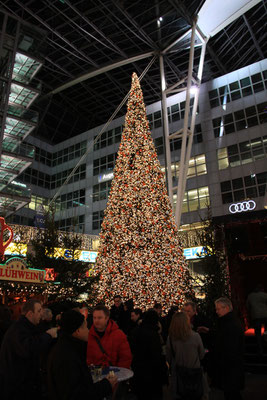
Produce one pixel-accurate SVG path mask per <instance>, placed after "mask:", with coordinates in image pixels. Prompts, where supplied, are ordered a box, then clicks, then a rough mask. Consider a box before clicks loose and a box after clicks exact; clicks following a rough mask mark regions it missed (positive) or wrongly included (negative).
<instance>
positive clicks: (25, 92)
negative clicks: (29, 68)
mask: <svg viewBox="0 0 267 400" xmlns="http://www.w3.org/2000/svg"><path fill="white" fill-rule="evenodd" d="M39 93H40V92H39V91H37V90H36V91H35V90H32V89H30V88H28V87H25V86H22V85H18V84H17V83H11V88H10V94H9V99H8V102H9V104H10V103H11V104H19V105H21V106H23V107H25V108H26V107H29V106H30V105H31V103H32V102H33V101H34V100H35V99H36V98H37V97H38V95H39Z"/></svg>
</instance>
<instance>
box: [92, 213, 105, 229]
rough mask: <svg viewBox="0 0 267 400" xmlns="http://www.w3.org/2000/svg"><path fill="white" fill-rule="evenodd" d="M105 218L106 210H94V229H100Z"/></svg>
mask: <svg viewBox="0 0 267 400" xmlns="http://www.w3.org/2000/svg"><path fill="white" fill-rule="evenodd" d="M103 219H104V210H101V211H95V212H93V223H92V229H93V230H99V229H100V228H101V224H102V222H103Z"/></svg>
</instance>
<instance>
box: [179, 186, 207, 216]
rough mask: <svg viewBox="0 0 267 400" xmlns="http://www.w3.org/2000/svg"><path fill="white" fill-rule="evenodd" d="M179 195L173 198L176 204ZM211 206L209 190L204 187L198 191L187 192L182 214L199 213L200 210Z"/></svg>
mask: <svg viewBox="0 0 267 400" xmlns="http://www.w3.org/2000/svg"><path fill="white" fill-rule="evenodd" d="M176 199H177V195H174V196H173V202H174V204H176ZM209 204H210V199H209V188H208V186H203V187H200V188H196V189H191V190H188V191H187V192H185V195H184V199H183V205H182V213H185V212H191V211H197V210H199V209H204V208H207V207H208V206H209Z"/></svg>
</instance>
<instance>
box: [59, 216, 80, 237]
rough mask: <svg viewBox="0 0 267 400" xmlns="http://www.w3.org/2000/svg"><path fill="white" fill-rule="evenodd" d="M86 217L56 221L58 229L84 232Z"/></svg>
mask: <svg viewBox="0 0 267 400" xmlns="http://www.w3.org/2000/svg"><path fill="white" fill-rule="evenodd" d="M84 224H85V216H84V215H79V216H76V217H72V218H67V219H60V220H58V221H55V225H56V228H57V229H59V230H61V231H74V232H81V233H82V232H84Z"/></svg>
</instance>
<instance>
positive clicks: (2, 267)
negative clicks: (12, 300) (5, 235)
mask: <svg viewBox="0 0 267 400" xmlns="http://www.w3.org/2000/svg"><path fill="white" fill-rule="evenodd" d="M0 280H4V281H16V282H29V283H44V280H45V271H44V270H41V269H33V268H28V267H27V264H26V262H25V261H24V260H23V259H21V258H18V257H12V258H10V259H9V260H7V262H6V263H5V264H0Z"/></svg>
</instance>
